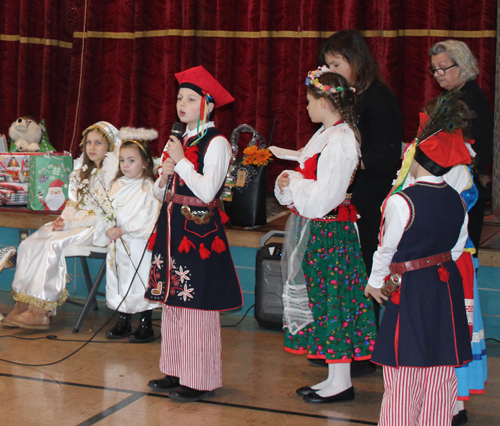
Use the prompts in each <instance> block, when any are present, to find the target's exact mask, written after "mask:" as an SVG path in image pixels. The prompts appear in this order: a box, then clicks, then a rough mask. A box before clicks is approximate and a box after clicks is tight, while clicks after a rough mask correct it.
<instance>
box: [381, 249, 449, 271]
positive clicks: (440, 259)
mask: <svg viewBox="0 0 500 426" xmlns="http://www.w3.org/2000/svg"><path fill="white" fill-rule="evenodd" d="M450 260H452V257H451V251H447V252H445V253H440V254H435V255H434V256H429V257H422V258H421V259H415V260H408V261H407V262H401V263H391V264H390V265H389V270H390V271H391V274H399V275H403V274H404V273H405V272H408V271H416V270H417V269H422V268H428V267H430V266H434V265H439V264H440V263H446V262H449V261H450Z"/></svg>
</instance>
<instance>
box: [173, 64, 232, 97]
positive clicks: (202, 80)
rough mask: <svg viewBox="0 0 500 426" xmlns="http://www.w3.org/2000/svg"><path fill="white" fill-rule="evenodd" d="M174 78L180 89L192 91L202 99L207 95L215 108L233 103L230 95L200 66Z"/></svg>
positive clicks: (177, 74)
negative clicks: (184, 88)
mask: <svg viewBox="0 0 500 426" xmlns="http://www.w3.org/2000/svg"><path fill="white" fill-rule="evenodd" d="M175 78H176V79H177V81H178V82H179V84H180V87H181V88H182V87H186V88H188V89H191V90H194V91H195V92H196V93H198V94H199V95H200V96H202V97H203V96H206V95H209V96H210V97H211V98H212V99H213V101H211V102H213V103H215V105H216V106H217V107H221V106H224V105H227V104H228V103H230V102H233V101H234V98H233V97H232V96H231V94H230V93H229V92H228V91H227V90H226V89H224V87H222V85H221V84H220V83H219V82H218V81H217V80H216V79H215V78H214V77H213V76H212V74H210V73H209V72H208V71H207V70H206V69H205V68H203V66H201V65H200V66H198V67H194V68H189V69H188V70H185V71H182V72H179V73H176V74H175Z"/></svg>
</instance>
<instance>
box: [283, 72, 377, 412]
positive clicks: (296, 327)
mask: <svg viewBox="0 0 500 426" xmlns="http://www.w3.org/2000/svg"><path fill="white" fill-rule="evenodd" d="M306 85H307V100H308V106H307V111H308V113H309V116H310V118H311V120H312V121H313V122H314V123H322V124H323V126H322V127H321V128H320V129H319V130H318V131H317V132H316V133H315V134H314V136H313V137H312V138H311V140H310V141H309V142H308V143H307V145H306V146H305V147H304V149H303V150H302V151H301V152H300V153H299V155H298V158H297V161H298V162H299V166H298V167H297V169H296V170H293V171H292V170H285V171H284V172H282V173H281V174H280V176H279V177H278V179H277V181H276V186H275V195H276V198H277V199H278V201H279V202H280V203H281V204H283V205H287V206H288V207H289V208H290V209H291V210H292V214H291V215H290V218H289V220H288V222H287V229H286V237H285V243H284V250H283V261H282V270H283V275H284V282H285V285H284V289H283V305H284V327H285V350H286V351H287V352H291V353H295V354H306V355H307V357H308V358H312V359H314V358H315V359H324V360H326V363H327V364H328V377H327V379H326V380H324V381H323V382H321V383H317V384H315V385H313V386H304V387H302V388H300V389H298V390H297V393H298V394H299V395H301V396H303V398H304V400H305V401H308V402H314V403H325V402H337V401H346V400H352V399H354V388H353V387H352V383H351V373H350V363H351V362H352V361H353V360H357V361H361V360H366V359H370V358H371V353H372V351H373V348H374V345H375V338H376V326H375V316H374V313H373V307H372V306H373V304H372V301H371V299H370V298H367V297H365V296H364V288H365V285H366V281H367V277H366V270H365V265H364V263H363V259H362V257H361V250H360V246H359V239H358V234H357V229H356V225H355V222H356V219H357V212H356V210H355V208H354V206H353V205H352V204H351V202H350V195H351V194H350V193H349V187H350V185H351V184H352V180H353V178H354V175H355V173H356V170H357V168H358V165H359V160H360V145H359V139H360V137H359V131H358V129H357V127H356V124H355V113H354V107H355V103H356V95H355V91H354V89H353V88H351V87H349V85H348V83H347V81H346V80H345V78H344V77H342V76H341V75H339V74H336V73H332V72H330V71H329V69H328V68H327V67H321V68H318V69H317V70H314V71H311V72H310V73H309V74H308V77H307V79H306Z"/></svg>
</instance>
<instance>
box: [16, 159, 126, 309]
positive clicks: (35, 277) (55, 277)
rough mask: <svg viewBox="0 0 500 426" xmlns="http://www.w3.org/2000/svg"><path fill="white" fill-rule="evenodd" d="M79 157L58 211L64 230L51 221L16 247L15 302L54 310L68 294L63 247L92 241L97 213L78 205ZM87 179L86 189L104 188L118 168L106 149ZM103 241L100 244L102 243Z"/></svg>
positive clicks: (94, 190) (88, 243)
mask: <svg viewBox="0 0 500 426" xmlns="http://www.w3.org/2000/svg"><path fill="white" fill-rule="evenodd" d="M79 160H81V159H78V160H76V161H75V170H74V171H73V172H72V173H71V174H70V185H69V194H68V195H69V197H68V202H67V204H66V207H65V208H64V210H63V211H62V213H61V216H62V217H63V219H64V230H63V231H53V230H52V222H50V223H47V224H46V225H44V226H42V227H41V228H40V229H39V230H38V231H36V232H35V233H33V234H31V235H30V236H29V237H28V238H26V240H24V241H23V242H22V243H21V244H20V245H19V248H18V252H17V265H16V273H15V276H14V281H13V282H12V295H13V298H14V300H15V301H16V302H23V303H27V304H29V305H32V306H35V307H38V308H41V309H45V310H47V311H55V309H56V308H57V307H58V306H61V305H62V304H63V303H64V302H65V301H66V299H67V298H68V296H69V293H68V291H67V290H66V270H67V268H66V260H65V258H64V256H63V250H64V249H66V248H68V247H72V246H76V245H92V244H93V241H94V225H95V224H96V222H97V221H98V216H97V215H95V214H94V211H93V210H94V209H93V207H92V206H88V205H82V204H81V203H79V199H78V198H77V190H78V183H79V182H80V172H81V168H79V167H78V163H80V165H81V161H79ZM94 170H96V172H95V173H94V175H92V176H91V177H90V179H89V183H88V185H87V187H88V190H89V192H90V193H95V194H97V193H99V192H100V191H101V188H102V187H103V186H104V187H105V188H106V189H108V188H109V187H110V185H111V182H112V180H113V179H114V177H115V176H116V172H117V170H118V157H117V156H116V154H115V153H114V152H108V153H107V154H106V157H105V158H104V160H103V164H102V168H100V169H94ZM104 245H106V244H103V246H104Z"/></svg>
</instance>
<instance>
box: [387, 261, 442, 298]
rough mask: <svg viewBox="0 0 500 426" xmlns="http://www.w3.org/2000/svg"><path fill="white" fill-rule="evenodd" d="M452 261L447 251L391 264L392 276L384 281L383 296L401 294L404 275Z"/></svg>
mask: <svg viewBox="0 0 500 426" xmlns="http://www.w3.org/2000/svg"><path fill="white" fill-rule="evenodd" d="M450 260H452V257H451V251H447V252H445V253H440V254H435V255H434V256H429V257H422V258H420V259H415V260H408V261H406V262H400V263H391V264H390V265H389V270H390V271H391V275H389V276H387V277H386V279H385V281H384V285H383V286H382V289H381V291H382V294H383V295H384V296H387V297H391V295H392V294H393V293H394V292H399V289H400V287H401V279H402V275H403V274H404V273H405V272H408V271H416V270H417V269H423V268H428V267H430V266H435V265H441V264H443V263H446V262H449V261H450ZM393 301H394V300H393ZM396 304H397V303H396Z"/></svg>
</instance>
